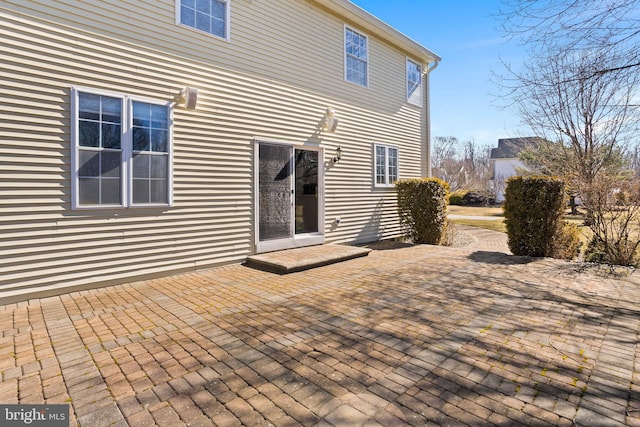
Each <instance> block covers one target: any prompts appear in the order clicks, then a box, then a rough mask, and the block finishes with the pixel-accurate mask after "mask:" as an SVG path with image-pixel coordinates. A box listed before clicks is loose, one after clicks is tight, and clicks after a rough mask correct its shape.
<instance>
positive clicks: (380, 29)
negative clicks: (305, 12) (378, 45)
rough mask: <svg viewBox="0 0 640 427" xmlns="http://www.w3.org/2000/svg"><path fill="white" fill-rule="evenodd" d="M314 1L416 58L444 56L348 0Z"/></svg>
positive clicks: (430, 60) (433, 59)
mask: <svg viewBox="0 0 640 427" xmlns="http://www.w3.org/2000/svg"><path fill="white" fill-rule="evenodd" d="M311 1H312V2H314V3H316V4H319V5H321V6H324V7H325V8H326V9H329V10H330V11H332V12H333V13H335V14H337V15H340V16H342V17H344V18H346V19H348V20H350V21H352V22H353V23H354V24H357V25H358V26H360V27H362V28H363V29H365V30H367V31H369V32H371V33H372V34H376V35H377V36H378V37H380V38H382V39H383V40H386V41H387V42H388V43H391V44H392V45H394V46H396V47H399V48H400V49H402V50H404V51H405V52H407V53H409V54H411V55H412V56H414V57H415V58H416V59H421V60H422V61H424V62H425V63H431V62H440V60H441V59H442V58H440V57H439V56H438V55H436V54H435V53H433V52H432V51H430V50H429V49H427V48H425V47H424V46H422V45H421V44H420V43H418V42H416V41H415V40H413V39H411V38H410V37H408V36H406V35H404V34H403V33H401V32H400V31H398V30H396V29H395V28H393V27H392V26H391V25H389V24H387V23H386V22H384V21H382V20H381V19H379V18H376V17H375V16H373V15H372V14H370V13H369V12H367V11H366V10H364V9H362V8H361V7H360V6H358V5H356V4H354V3H352V2H350V1H348V0H311Z"/></svg>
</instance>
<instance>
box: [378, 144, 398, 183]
mask: <svg viewBox="0 0 640 427" xmlns="http://www.w3.org/2000/svg"><path fill="white" fill-rule="evenodd" d="M378 148H382V149H383V150H384V182H382V183H379V182H378ZM391 150H394V151H395V153H396V164H395V168H396V178H395V180H392V179H391V177H390V175H391V174H390V173H389V171H390V168H391V165H390V164H389V152H390V151H391ZM398 179H400V150H399V149H398V147H396V146H394V145H386V144H377V143H375V144H373V185H374V187H379V188H389V187H394V186H395V182H396V181H397V180H398Z"/></svg>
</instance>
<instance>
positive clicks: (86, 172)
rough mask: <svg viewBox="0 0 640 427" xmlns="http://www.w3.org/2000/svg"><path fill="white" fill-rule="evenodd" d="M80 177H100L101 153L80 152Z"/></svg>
mask: <svg viewBox="0 0 640 427" xmlns="http://www.w3.org/2000/svg"><path fill="white" fill-rule="evenodd" d="M78 157H79V162H78V163H79V164H78V176H79V177H88V176H95V177H98V176H100V153H99V152H95V151H84V150H80V152H79V153H78Z"/></svg>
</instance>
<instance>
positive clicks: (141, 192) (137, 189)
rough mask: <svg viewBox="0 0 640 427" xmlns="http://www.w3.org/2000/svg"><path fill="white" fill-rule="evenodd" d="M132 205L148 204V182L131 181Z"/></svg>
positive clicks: (140, 180)
mask: <svg viewBox="0 0 640 427" xmlns="http://www.w3.org/2000/svg"><path fill="white" fill-rule="evenodd" d="M133 203H149V180H148V179H134V180H133Z"/></svg>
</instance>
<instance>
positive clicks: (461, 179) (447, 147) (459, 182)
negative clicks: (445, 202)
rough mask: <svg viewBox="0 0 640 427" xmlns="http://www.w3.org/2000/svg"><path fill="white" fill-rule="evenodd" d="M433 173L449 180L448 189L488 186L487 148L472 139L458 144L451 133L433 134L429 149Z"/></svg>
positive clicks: (484, 190) (482, 188)
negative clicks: (446, 134)
mask: <svg viewBox="0 0 640 427" xmlns="http://www.w3.org/2000/svg"><path fill="white" fill-rule="evenodd" d="M432 150H433V151H432V161H433V164H432V170H433V175H434V176H435V177H437V178H440V179H442V180H444V181H446V182H448V183H449V187H450V188H451V191H456V190H460V189H467V190H480V191H482V192H483V193H484V192H486V190H487V189H488V188H489V179H490V174H491V163H490V158H489V157H490V152H491V148H490V147H488V146H486V147H480V146H479V145H477V144H476V143H475V142H474V141H472V140H469V141H465V142H463V143H461V142H460V141H459V140H458V138H456V137H454V136H436V137H434V138H433V149H432Z"/></svg>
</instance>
